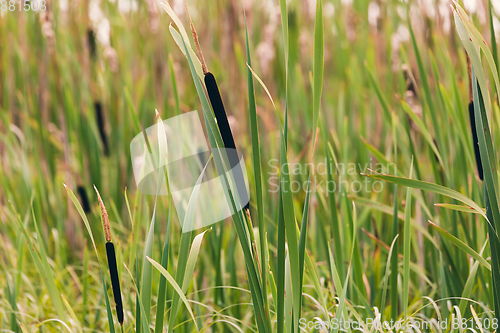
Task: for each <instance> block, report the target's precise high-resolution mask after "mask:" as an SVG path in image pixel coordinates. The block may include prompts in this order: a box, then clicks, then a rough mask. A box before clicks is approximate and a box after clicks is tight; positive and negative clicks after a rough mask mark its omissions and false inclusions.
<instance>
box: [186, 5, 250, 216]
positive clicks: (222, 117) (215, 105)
mask: <svg viewBox="0 0 500 333" xmlns="http://www.w3.org/2000/svg"><path fill="white" fill-rule="evenodd" d="M184 4H185V6H186V11H187V13H188V17H189V24H190V27H191V34H192V35H193V40H194V45H195V47H196V50H197V52H198V57H199V58H200V62H201V67H202V69H203V74H205V79H204V81H205V87H206V88H207V93H208V98H209V100H210V104H212V109H213V110H214V113H215V119H216V120H217V125H218V126H219V130H220V135H221V138H222V142H223V143H224V147H225V148H227V150H226V152H227V155H228V159H229V164H230V167H231V169H232V170H233V174H234V180H235V183H236V187H237V191H238V195H239V201H238V202H240V203H241V202H246V205H245V207H244V208H245V210H246V211H247V213H248V211H249V209H250V203H249V195H248V191H247V189H246V185H245V179H244V177H243V170H242V169H241V166H240V165H239V158H238V152H237V151H236V144H235V143H234V138H233V133H232V132H231V127H230V126H229V121H228V119H227V114H226V109H225V108H224V103H222V97H221V95H220V91H219V87H218V86H217V81H215V76H214V75H213V74H212V73H210V72H209V71H208V68H207V64H206V63H205V58H204V57H203V53H202V52H201V47H200V43H199V41H198V34H197V33H196V29H195V28H194V24H193V21H192V20H191V15H190V14H189V9H188V7H187V4H186V1H185V0H184Z"/></svg>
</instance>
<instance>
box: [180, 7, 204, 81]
mask: <svg viewBox="0 0 500 333" xmlns="http://www.w3.org/2000/svg"><path fill="white" fill-rule="evenodd" d="M184 5H185V6H186V12H187V14H188V17H189V26H190V28H191V34H192V35H193V40H194V46H195V47H196V51H197V52H198V57H199V58H200V62H201V68H202V70H203V74H207V73H208V68H207V64H206V62H205V58H204V57H203V53H202V52H201V47H200V42H199V41H198V34H197V33H196V29H195V28H194V24H193V20H192V19H191V14H189V9H188V5H187V3H186V0H184Z"/></svg>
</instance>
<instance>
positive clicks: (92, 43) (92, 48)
mask: <svg viewBox="0 0 500 333" xmlns="http://www.w3.org/2000/svg"><path fill="white" fill-rule="evenodd" d="M87 42H88V45H89V54H90V59H91V60H95V59H96V58H97V44H96V39H95V33H94V30H92V29H90V28H89V29H87Z"/></svg>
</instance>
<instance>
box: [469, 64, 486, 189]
mask: <svg viewBox="0 0 500 333" xmlns="http://www.w3.org/2000/svg"><path fill="white" fill-rule="evenodd" d="M467 73H468V75H469V120H470V129H471V132H472V146H473V147H474V155H475V157H476V166H477V173H478V175H479V179H481V180H483V164H482V163H481V155H479V141H478V138H477V130H476V120H475V118H474V96H473V94H472V69H471V63H470V59H469V56H468V55H467Z"/></svg>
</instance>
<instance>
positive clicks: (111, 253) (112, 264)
mask: <svg viewBox="0 0 500 333" xmlns="http://www.w3.org/2000/svg"><path fill="white" fill-rule="evenodd" d="M94 189H95V191H96V193H97V198H98V200H99V207H100V208H101V215H102V224H103V227H104V236H105V238H106V255H107V257H108V266H109V275H110V277H111V287H112V288H113V297H114V299H115V304H116V315H117V317H118V322H119V323H120V325H121V326H123V303H122V294H121V291H120V279H119V277H118V269H117V265H116V254H115V246H114V245H113V242H112V241H111V229H110V227H109V217H108V212H107V211H106V207H104V202H103V201H102V199H101V195H100V194H99V191H98V190H97V188H96V187H95V185H94Z"/></svg>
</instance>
